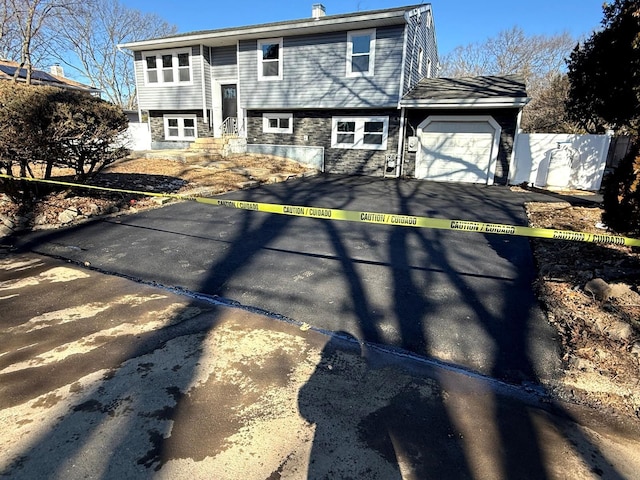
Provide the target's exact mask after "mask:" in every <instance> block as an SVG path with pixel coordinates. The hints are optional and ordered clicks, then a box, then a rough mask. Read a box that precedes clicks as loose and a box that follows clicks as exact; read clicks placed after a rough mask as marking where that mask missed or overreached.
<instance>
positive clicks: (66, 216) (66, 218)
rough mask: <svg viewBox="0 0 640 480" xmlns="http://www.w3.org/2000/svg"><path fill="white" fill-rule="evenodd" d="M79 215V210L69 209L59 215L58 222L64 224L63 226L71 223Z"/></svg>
mask: <svg viewBox="0 0 640 480" xmlns="http://www.w3.org/2000/svg"><path fill="white" fill-rule="evenodd" d="M79 214H80V212H78V209H77V208H74V207H71V208H67V209H66V210H65V211H63V212H61V213H60V214H59V215H58V222H60V223H62V224H63V225H64V224H66V223H71V222H73V221H74V220H75V219H76V218H77V217H78V215H79Z"/></svg>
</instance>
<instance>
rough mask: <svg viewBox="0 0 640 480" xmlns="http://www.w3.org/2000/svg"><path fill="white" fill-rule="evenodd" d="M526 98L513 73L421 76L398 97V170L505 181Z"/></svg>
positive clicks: (456, 179) (457, 179)
mask: <svg viewBox="0 0 640 480" xmlns="http://www.w3.org/2000/svg"><path fill="white" fill-rule="evenodd" d="M528 100H529V99H528V97H527V93H526V88H525V84H524V81H522V79H521V78H519V77H517V76H504V77H468V78H424V79H422V80H421V81H420V82H419V83H418V84H417V85H416V87H414V89H413V90H412V91H411V92H409V93H408V94H407V95H405V96H404V97H403V99H402V100H401V102H400V106H401V108H403V110H404V118H405V119H406V120H405V122H406V123H405V127H404V131H405V135H406V137H405V142H404V144H405V146H406V148H405V149H404V151H403V153H402V157H401V163H402V167H401V175H404V176H409V177H411V176H412V177H415V178H418V179H425V180H433V181H441V182H463V183H479V184H484V185H491V184H494V183H496V184H506V183H507V182H508V177H509V170H510V165H511V163H512V161H513V144H514V138H515V134H516V132H517V131H518V128H519V121H520V112H521V110H522V107H524V106H525V105H526V104H527V102H528Z"/></svg>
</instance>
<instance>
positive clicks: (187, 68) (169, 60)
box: [143, 50, 192, 85]
mask: <svg viewBox="0 0 640 480" xmlns="http://www.w3.org/2000/svg"><path fill="white" fill-rule="evenodd" d="M143 56H144V62H143V65H144V70H145V80H146V83H147V85H179V84H184V83H190V82H191V77H192V75H191V55H190V54H189V51H188V50H180V51H164V52H151V53H145V54H144V55H143Z"/></svg>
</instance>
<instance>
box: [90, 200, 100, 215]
mask: <svg viewBox="0 0 640 480" xmlns="http://www.w3.org/2000/svg"><path fill="white" fill-rule="evenodd" d="M101 211H102V210H101V208H100V207H99V206H98V205H96V204H95V203H91V204H89V216H92V215H100V213H101Z"/></svg>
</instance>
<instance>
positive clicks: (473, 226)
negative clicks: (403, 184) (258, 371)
mask: <svg viewBox="0 0 640 480" xmlns="http://www.w3.org/2000/svg"><path fill="white" fill-rule="evenodd" d="M0 178H7V179H10V180H26V181H29V182H39V183H48V184H53V185H62V186H67V187H74V188H86V189H90V190H101V191H106V192H116V193H127V194H131V195H142V196H148V197H162V198H174V199H178V200H188V201H193V202H198V203H206V204H208V205H217V206H220V207H229V208H237V209H241V210H253V211H256V212H266V213H276V214H280V215H293V216H297V217H309V218H321V219H327V220H345V221H348V222H362V223H376V224H381V225H394V226H400V227H417V228H435V229H441V230H456V231H460V232H475V233H491V234H497V235H515V236H521V237H535V238H549V239H554V240H567V241H572V242H588V243H597V244H612V245H626V246H630V247H640V240H638V239H634V238H629V237H622V236H617V235H608V234H599V233H587V232H574V231H570V230H553V229H549V228H533V227H520V226H516V225H504V224H500V223H484V222H472V221H467V220H447V219H439V218H430V217H418V216H413V215H399V214H390V213H379V212H361V211H355V210H338V209H333V208H320V207H305V206H300V205H280V204H274V203H260V202H248V201H242V200H221V199H217V198H209V197H200V196H195V195H181V194H175V193H155V192H143V191H139V190H126V189H121V188H110V187H100V186H97V185H83V184H78V183H70V182H61V181H57V180H42V179H37V178H27V177H13V176H10V175H6V174H0Z"/></svg>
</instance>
